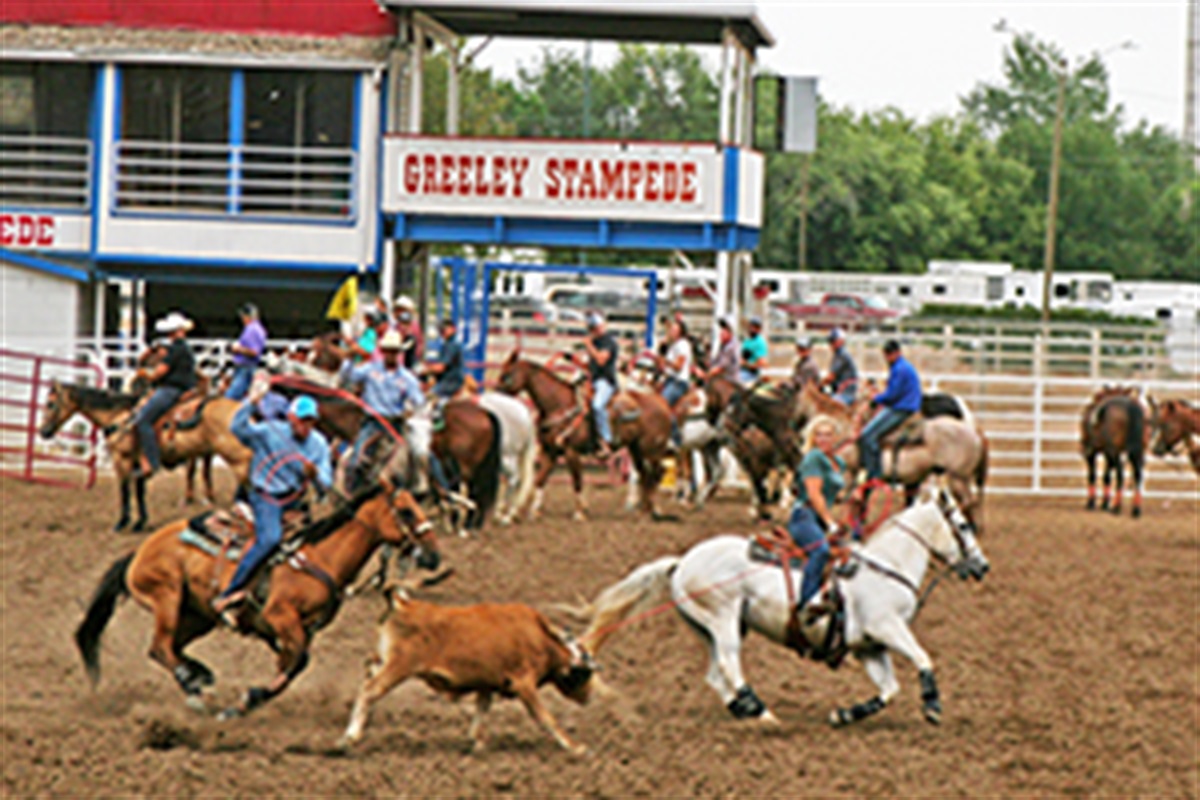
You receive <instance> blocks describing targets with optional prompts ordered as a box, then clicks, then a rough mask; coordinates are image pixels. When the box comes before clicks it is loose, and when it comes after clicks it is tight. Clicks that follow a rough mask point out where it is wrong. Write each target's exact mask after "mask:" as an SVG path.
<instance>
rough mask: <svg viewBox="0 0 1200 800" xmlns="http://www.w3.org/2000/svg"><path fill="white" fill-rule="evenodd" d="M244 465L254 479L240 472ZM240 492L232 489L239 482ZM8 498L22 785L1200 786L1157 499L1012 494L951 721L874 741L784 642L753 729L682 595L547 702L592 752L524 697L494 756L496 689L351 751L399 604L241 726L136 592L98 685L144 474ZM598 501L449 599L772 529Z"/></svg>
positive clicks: (866, 790)
mask: <svg viewBox="0 0 1200 800" xmlns="http://www.w3.org/2000/svg"><path fill="white" fill-rule="evenodd" d="M223 477H226V478H227V476H223ZM222 488H223V489H228V488H229V487H222ZM0 491H2V498H3V504H2V505H3V512H2V513H3V536H2V538H0V564H2V567H3V575H2V579H3V587H4V588H3V594H2V600H0V603H2V605H0V615H2V616H3V619H4V626H3V642H2V647H3V681H4V685H3V689H4V695H3V703H4V709H3V720H2V723H0V727H2V732H3V748H4V749H3V755H4V758H3V763H4V769H3V781H4V783H3V792H4V794H6V795H7V794H13V795H45V794H51V793H53V794H61V795H75V796H84V795H91V796H98V795H113V794H118V793H119V794H139V795H167V794H170V795H173V796H179V795H199V794H213V795H231V794H273V795H279V794H296V795H298V794H304V795H309V796H312V795H332V794H337V795H355V794H361V795H366V794H385V793H389V794H390V793H403V794H406V795H417V796H422V795H434V794H455V795H466V794H472V795H474V794H488V795H494V794H498V793H508V794H517V795H565V794H590V795H595V796H614V795H630V794H639V793H640V794H650V795H674V796H679V795H731V794H737V795H741V796H765V795H800V794H804V795H829V794H834V793H839V794H844V793H849V794H904V795H921V794H947V793H951V794H972V795H979V794H993V795H995V794H1112V793H1120V794H1141V795H1170V796H1195V795H1196V794H1197V791H1198V789H1200V785H1198V774H1197V765H1196V759H1195V753H1196V752H1197V748H1198V747H1200V741H1198V732H1197V721H1196V717H1195V713H1194V709H1195V708H1196V707H1197V702H1200V697H1198V694H1197V683H1196V675H1197V673H1196V669H1197V666H1196V665H1197V664H1198V663H1200V652H1198V646H1197V632H1196V625H1195V620H1196V598H1197V596H1198V594H1200V564H1198V556H1200V548H1198V545H1197V542H1198V539H1200V505H1198V504H1197V503H1185V502H1179V501H1175V502H1174V503H1172V504H1171V505H1170V507H1164V506H1163V504H1162V502H1161V501H1151V502H1148V503H1147V507H1146V516H1145V517H1144V518H1143V519H1142V520H1140V521H1133V520H1131V519H1128V518H1119V519H1118V518H1112V517H1110V516H1108V515H1095V514H1085V513H1083V512H1082V505H1083V503H1082V499H1081V500H1080V501H1079V502H1074V501H1072V502H1038V501H1030V500H1025V499H1016V498H1013V499H1009V498H1005V497H992V498H989V500H988V506H989V507H988V510H987V516H988V521H989V525H988V530H987V532H986V534H985V535H986V537H987V538H986V540H985V541H984V545H985V547H986V548H987V551H988V555H989V557H990V558H991V561H992V568H993V569H992V574H991V575H990V576H989V578H988V581H987V582H985V583H983V584H979V585H963V584H960V583H958V582H957V581H954V582H944V583H943V584H942V585H941V586H939V588H938V589H937V590H936V591H935V592H934V593H933V595H932V598H931V600H930V602H929V605H928V607H927V608H926V609H925V610H924V611H922V612H921V615H920V617H919V618H918V620H917V621H916V623H915V630H916V631H917V633H918V635H919V636H920V637H921V640H922V643H923V644H924V645H925V646H926V648H927V649H928V650H929V652H930V654H931V656H932V657H933V659H934V661H935V663H936V665H937V667H938V671H939V682H940V687H941V690H942V696H943V700H944V703H945V716H944V719H943V724H942V726H941V727H940V728H934V727H932V726H929V725H927V724H926V723H925V722H924V721H922V719H921V715H920V711H919V709H920V697H919V690H918V688H917V683H916V676H915V675H911V674H906V673H902V674H901V675H900V678H901V681H902V685H903V690H902V693H901V695H900V697H898V698H897V700H896V701H895V703H894V707H893V708H892V711H891V712H890V713H889V714H888V715H885V716H883V717H879V718H877V719H873V720H869V721H867V722H864V723H863V724H861V725H860V726H858V727H855V728H852V729H849V730H832V729H830V728H829V727H828V725H827V723H826V722H825V719H826V717H827V715H828V712H829V710H830V709H831V708H833V707H835V706H836V705H839V704H843V703H844V702H845V701H846V699H847V698H857V697H860V696H866V695H867V694H869V693H870V691H871V687H870V682H869V681H868V679H867V677H866V676H865V675H864V674H863V673H862V671H861V669H859V668H858V667H857V666H856V665H855V664H853V663H852V662H848V663H847V665H846V666H845V667H843V668H842V669H841V670H840V671H838V672H836V673H833V672H830V671H829V670H827V669H826V668H825V667H822V666H819V665H816V664H812V663H808V662H801V661H799V660H798V659H795V658H794V657H792V656H791V655H789V654H788V653H787V652H786V651H784V650H782V649H780V648H778V647H775V646H772V645H770V644H768V643H766V642H764V641H762V640H759V639H755V638H750V639H749V640H748V641H747V643H746V650H745V669H746V672H747V675H748V677H749V679H750V680H751V681H752V682H753V684H754V685H755V688H756V689H757V691H758V692H759V694H760V695H761V696H762V697H763V699H764V700H765V701H766V702H768V703H769V704H770V705H771V706H772V708H773V709H774V711H775V713H776V714H777V715H778V716H779V718H780V719H781V721H782V726H781V728H780V729H779V730H778V731H777V732H775V733H771V734H767V733H762V732H759V731H757V730H751V729H748V728H746V727H745V726H743V725H741V724H739V723H738V722H736V721H735V720H733V719H732V718H731V717H730V715H729V714H728V712H726V711H725V710H724V709H722V708H720V707H719V706H718V705H717V704H714V703H713V702H712V698H711V692H710V690H709V689H708V688H707V686H706V685H705V684H704V682H703V679H702V675H703V671H704V666H705V664H706V663H707V662H706V654H705V651H704V648H703V646H702V645H701V644H700V642H699V640H697V639H696V637H695V636H694V635H693V634H691V633H690V632H689V631H688V630H687V629H686V626H682V625H679V623H678V621H677V620H675V619H672V618H671V617H672V615H673V613H674V612H671V611H668V612H666V613H664V614H662V615H659V616H657V617H654V618H651V619H647V620H645V621H644V622H641V623H640V624H638V625H637V626H636V627H634V628H633V629H631V630H628V631H625V632H623V635H622V636H621V637H619V638H618V640H616V641H614V642H613V644H612V645H611V646H610V647H609V648H608V649H606V650H605V651H604V653H603V655H604V658H603V660H602V662H601V667H602V669H603V673H602V674H603V677H604V679H605V681H606V682H607V683H608V684H609V685H611V686H612V687H614V688H616V689H617V690H619V691H620V695H619V696H618V697H616V698H614V699H610V700H597V701H594V702H593V704H592V705H591V706H589V707H587V708H585V709H580V708H577V707H575V706H574V705H571V704H568V703H566V702H565V701H562V700H560V699H559V698H557V697H555V696H553V695H552V693H550V692H546V693H545V694H544V699H545V700H546V702H547V704H548V705H549V707H550V708H551V709H552V711H553V713H554V714H555V716H556V717H557V718H558V719H559V721H560V722H561V723H562V724H563V726H564V728H565V729H566V730H567V732H568V733H569V734H570V735H571V736H572V738H577V739H582V740H586V741H587V743H588V746H589V749H590V750H591V755H590V756H589V757H588V758H586V759H582V760H579V761H572V760H571V759H569V758H565V757H564V754H563V753H561V751H560V750H559V748H557V747H556V746H555V745H554V743H553V742H551V741H549V740H548V739H547V738H545V737H544V736H543V735H542V734H541V732H540V731H537V730H536V729H535V728H533V727H532V726H530V725H529V724H528V721H527V720H526V719H525V718H524V713H525V712H524V711H523V710H522V709H521V708H520V707H519V706H517V705H516V704H501V705H498V706H497V707H496V708H495V710H494V711H493V714H492V717H491V718H490V719H489V722H490V725H489V728H490V741H489V748H488V750H487V751H486V752H484V753H483V754H481V755H479V756H473V757H468V756H466V755H464V753H463V737H462V731H463V730H464V729H465V726H466V724H467V722H468V720H469V714H470V708H469V707H468V706H462V707H456V706H454V705H451V704H449V703H447V702H445V701H444V700H442V699H440V698H437V697H436V696H434V695H433V694H432V693H430V692H429V691H428V690H426V689H425V688H424V687H423V686H420V685H416V684H414V685H411V686H405V687H403V688H402V689H400V690H398V691H397V692H395V693H393V694H392V695H390V696H389V697H388V698H386V699H385V700H383V701H382V702H381V703H380V704H379V708H378V710H377V712H376V715H375V718H374V721H373V724H372V736H371V737H369V739H368V740H367V741H366V742H364V744H363V747H362V749H361V750H357V751H355V752H354V754H353V755H352V756H350V757H348V758H335V757H332V755H330V748H331V747H332V745H333V744H334V743H335V742H336V740H337V737H338V735H339V733H340V732H341V730H342V729H343V727H344V726H345V723H346V719H347V714H348V712H349V709H350V705H351V703H352V701H353V699H354V694H355V691H356V690H357V687H358V685H359V681H360V679H361V677H362V668H363V663H364V661H365V659H366V657H367V656H368V654H369V652H370V650H371V648H372V647H374V644H375V623H376V620H377V619H378V617H379V616H380V614H381V612H382V611H383V607H384V606H383V600H382V599H381V598H379V597H378V596H374V595H372V596H368V597H365V598H358V599H354V600H351V601H349V602H348V603H347V605H346V608H345V609H344V611H343V613H342V615H341V616H340V617H339V619H338V621H337V622H336V623H335V624H334V625H333V626H332V627H331V628H330V629H329V630H327V631H326V632H325V633H324V637H325V638H323V639H320V640H318V641H317V643H316V646H315V651H316V652H315V653H314V664H313V666H312V667H311V668H310V670H309V671H308V672H307V673H306V674H305V675H304V676H302V677H301V678H300V679H299V680H298V682H297V683H296V685H295V686H294V687H293V688H292V690H291V692H290V693H289V694H288V695H287V696H285V697H284V698H282V699H281V700H280V701H279V702H278V703H276V704H274V705H272V706H269V707H267V708H266V709H264V710H263V712H262V713H261V714H260V715H259V716H257V717H252V718H249V719H246V720H238V721H235V722H232V723H224V724H222V723H218V722H216V721H215V720H210V719H207V718H203V717H199V716H196V715H192V714H190V713H189V712H187V711H186V710H185V709H183V707H182V706H181V704H180V703H179V700H178V696H177V691H176V689H175V686H174V685H173V683H172V681H171V679H170V677H169V676H166V675H164V674H163V673H162V671H161V670H159V669H157V668H156V667H155V666H154V665H153V664H151V663H150V662H149V661H148V660H147V659H146V656H145V653H146V648H147V646H148V643H149V642H148V639H147V635H146V630H147V628H146V620H143V619H135V616H136V615H141V614H144V613H145V612H144V611H142V610H140V609H137V608H134V607H133V606H132V605H130V604H126V606H124V607H123V608H121V609H120V610H118V612H117V615H116V617H115V618H114V620H113V622H112V624H111V626H110V629H109V632H108V636H107V638H106V640H105V652H104V658H105V663H106V675H105V682H104V683H103V684H102V685H101V686H100V688H99V690H98V691H96V692H92V691H91V690H90V689H89V688H88V685H87V680H86V678H85V677H84V674H83V669H82V666H81V664H80V663H79V659H78V655H77V653H76V652H75V650H74V647H73V645H72V643H71V632H72V630H73V629H74V627H75V625H76V624H78V621H79V618H80V615H81V613H82V606H83V604H84V603H85V602H86V600H87V593H88V592H89V591H90V590H91V588H92V587H93V586H94V585H95V582H96V580H97V579H98V577H99V575H100V574H101V573H102V572H103V570H104V569H105V568H106V567H107V565H108V564H109V563H111V561H112V560H113V559H114V558H116V557H117V556H118V555H120V554H122V553H123V552H126V551H127V550H128V549H129V548H130V547H131V546H132V545H133V544H134V543H135V542H136V541H138V540H139V538H138V537H130V536H121V535H115V534H112V533H110V532H108V531H107V525H106V524H105V514H104V512H105V510H106V509H108V508H110V507H111V504H112V501H113V497H114V496H115V492H116V488H115V486H114V485H113V484H112V482H111V481H107V480H106V481H102V482H101V484H100V485H99V486H98V487H97V488H96V489H95V490H93V491H91V492H70V491H63V490H58V489H51V488H46V487H39V486H30V485H26V484H22V483H17V482H14V481H7V480H4V481H0ZM181 492H182V487H181V485H180V484H179V483H178V482H176V481H170V480H167V481H157V482H154V483H153V484H152V485H151V487H150V495H151V496H150V502H151V514H152V516H153V519H155V520H156V521H166V520H168V519H171V518H174V517H176V516H179V515H181V514H182V513H183V512H181V510H180V508H179V506H178V502H179V496H180V493H181ZM591 492H592V502H591V508H592V509H593V518H592V519H591V520H590V521H588V522H586V523H574V522H568V521H567V519H566V518H567V516H568V513H569V509H570V502H571V500H570V492H569V489H568V488H567V487H564V486H554V487H553V488H552V489H551V491H550V493H549V496H548V498H547V500H548V503H549V504H550V508H549V509H548V512H549V513H547V515H546V517H545V518H544V519H543V520H542V521H541V522H538V523H533V524H529V525H525V526H521V527H519V528H516V529H513V528H496V527H491V528H488V529H486V530H485V531H484V532H483V533H482V535H481V536H480V537H478V538H474V539H470V540H456V541H449V542H446V550H447V557H448V558H449V559H450V560H451V563H453V565H454V567H455V568H456V570H457V572H456V574H455V576H454V577H453V579H452V580H450V581H447V582H446V583H443V584H441V585H440V586H438V587H437V588H436V589H435V590H432V591H430V592H428V593H427V594H426V596H427V597H428V598H429V599H434V600H436V601H438V602H446V603H473V602H481V601H507V600H518V601H522V602H527V603H531V604H533V605H535V606H541V607H543V608H546V607H549V606H550V605H552V604H554V603H561V602H571V601H574V600H576V599H577V597H579V596H592V595H594V594H595V592H597V591H598V590H599V589H600V588H602V587H604V586H606V585H608V584H610V583H612V582H613V581H614V580H616V579H617V578H618V577H620V576H621V575H624V574H626V573H627V572H628V571H629V569H631V568H632V567H633V566H634V565H636V564H640V563H644V562H646V561H648V560H650V559H653V558H655V557H658V556H661V555H665V554H669V553H679V552H682V551H683V550H684V549H685V548H687V547H688V546H690V545H691V544H694V543H695V542H697V541H699V540H701V539H704V538H706V537H709V536H712V535H713V534H716V533H720V532H726V531H745V530H747V528H746V522H745V516H744V513H745V512H744V502H743V501H742V500H741V499H738V498H731V499H728V500H718V501H717V502H715V503H713V504H711V505H710V506H708V507H707V508H706V509H705V511H704V513H703V514H686V515H684V517H683V521H682V522H681V523H679V524H673V525H667V524H662V523H650V522H641V521H639V520H637V519H635V518H633V517H631V516H630V515H628V514H627V513H625V512H623V511H622V510H621V494H620V493H619V492H618V491H616V490H606V489H604V488H602V487H592V488H591ZM196 652H197V656H198V657H200V658H202V659H203V660H205V661H206V662H209V663H210V664H211V665H212V666H213V667H214V668H215V669H216V670H217V672H218V674H219V676H220V686H219V687H218V690H219V692H223V693H224V694H223V695H222V696H223V697H227V698H228V699H231V700H232V699H233V696H234V693H235V692H236V690H237V688H238V687H240V686H243V685H245V683H246V682H247V681H248V680H250V679H252V678H253V677H255V676H256V675H261V674H262V673H263V672H264V671H267V670H269V669H270V655H269V653H267V652H266V651H265V650H264V649H263V648H261V647H259V646H256V645H255V644H254V643H253V642H249V641H244V640H242V639H240V638H238V637H237V636H235V635H233V634H221V635H216V636H213V637H211V638H210V639H209V640H207V641H204V642H201V643H200V644H199V645H198V646H197V647H196Z"/></svg>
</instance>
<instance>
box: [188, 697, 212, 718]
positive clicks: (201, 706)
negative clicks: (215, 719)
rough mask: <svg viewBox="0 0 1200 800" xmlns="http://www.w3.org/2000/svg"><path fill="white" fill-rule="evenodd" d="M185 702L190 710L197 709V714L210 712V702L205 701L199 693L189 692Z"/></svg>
mask: <svg viewBox="0 0 1200 800" xmlns="http://www.w3.org/2000/svg"><path fill="white" fill-rule="evenodd" d="M183 704H184V705H185V706H187V707H188V710H190V711H195V712H196V713H197V714H204V715H207V714H208V703H205V702H204V698H203V697H201V696H200V695H198V694H189V695H188V696H187V698H186V699H184V701H183Z"/></svg>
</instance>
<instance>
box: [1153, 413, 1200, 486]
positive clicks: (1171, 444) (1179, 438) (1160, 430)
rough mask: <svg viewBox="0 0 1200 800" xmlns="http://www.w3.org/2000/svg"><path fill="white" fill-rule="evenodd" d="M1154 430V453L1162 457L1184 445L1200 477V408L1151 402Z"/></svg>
mask: <svg viewBox="0 0 1200 800" xmlns="http://www.w3.org/2000/svg"><path fill="white" fill-rule="evenodd" d="M1150 409H1151V423H1150V427H1151V428H1152V430H1153V435H1152V447H1151V451H1152V452H1153V453H1154V455H1156V456H1158V457H1159V458H1162V457H1164V456H1166V455H1167V454H1168V453H1170V452H1171V451H1173V450H1174V449H1175V448H1176V447H1178V446H1179V444H1180V443H1182V444H1183V445H1184V447H1185V449H1186V450H1187V451H1188V456H1189V457H1190V458H1191V461H1192V468H1193V469H1195V470H1196V474H1197V475H1200V444H1197V443H1196V442H1195V437H1196V436H1200V409H1198V408H1192V406H1191V404H1189V403H1188V402H1187V401H1186V400H1164V401H1162V402H1161V403H1155V402H1154V400H1153V399H1151V400H1150Z"/></svg>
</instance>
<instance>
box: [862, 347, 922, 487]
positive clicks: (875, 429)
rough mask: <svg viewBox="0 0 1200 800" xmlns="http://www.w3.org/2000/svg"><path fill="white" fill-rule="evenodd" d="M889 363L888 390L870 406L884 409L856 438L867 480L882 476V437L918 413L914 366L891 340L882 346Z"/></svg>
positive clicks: (918, 395)
mask: <svg viewBox="0 0 1200 800" xmlns="http://www.w3.org/2000/svg"><path fill="white" fill-rule="evenodd" d="M883 357H884V358H885V359H886V360H887V362H888V380H887V389H885V390H884V391H882V392H880V393H879V394H877V395H875V397H874V399H873V400H872V403H874V404H875V405H879V406H883V408H881V409H879V411H878V413H876V414H875V416H874V417H872V418H871V421H870V422H868V423H867V424H866V427H864V428H863V429H862V433H860V434H859V435H858V447H859V451H860V452H861V453H862V461H863V466H864V467H866V470H867V480H872V479H874V478H879V477H881V476H882V475H883V463H882V458H881V453H880V447H879V443H880V441H881V440H882V439H883V437H884V436H886V435H887V434H889V433H891V432H892V431H894V430H895V429H896V428H898V427H900V425H901V424H903V422H904V421H905V420H906V419H908V418H909V417H911V416H912V415H913V414H914V413H915V412H917V411H920V410H921V379H920V378H919V377H917V371H916V370H915V369H914V368H913V365H912V364H910V363H909V362H908V360H907V359H906V358H904V356H903V355H901V354H900V343H899V342H897V341H896V340H895V339H891V340H889V341H888V343H887V344H885V345H884V346H883Z"/></svg>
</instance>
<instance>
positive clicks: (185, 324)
mask: <svg viewBox="0 0 1200 800" xmlns="http://www.w3.org/2000/svg"><path fill="white" fill-rule="evenodd" d="M194 327H195V323H193V322H192V321H191V320H190V319H188V318H187V317H185V316H184V315H183V314H180V313H179V312H178V311H172V312H171V313H170V314H167V315H166V316H165V317H163V318H162V319H160V320H159V321H158V322H156V323H154V330H155V332H156V333H174V332H175V331H190V330H191V329H192V328H194Z"/></svg>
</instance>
